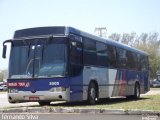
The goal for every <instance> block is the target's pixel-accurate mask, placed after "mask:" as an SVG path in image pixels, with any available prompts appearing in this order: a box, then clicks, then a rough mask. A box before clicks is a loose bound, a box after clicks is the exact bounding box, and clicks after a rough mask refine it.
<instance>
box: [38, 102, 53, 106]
mask: <svg viewBox="0 0 160 120" xmlns="http://www.w3.org/2000/svg"><path fill="white" fill-rule="evenodd" d="M38 103H39V105H40V106H44V105H50V102H38Z"/></svg>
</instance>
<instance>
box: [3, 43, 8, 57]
mask: <svg viewBox="0 0 160 120" xmlns="http://www.w3.org/2000/svg"><path fill="white" fill-rule="evenodd" d="M6 51H7V46H6V45H4V46H3V53H2V57H3V58H6Z"/></svg>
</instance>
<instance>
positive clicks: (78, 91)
mask: <svg viewBox="0 0 160 120" xmlns="http://www.w3.org/2000/svg"><path fill="white" fill-rule="evenodd" d="M70 91H71V93H70V100H71V101H81V100H82V99H83V76H82V75H79V76H76V77H71V78H70Z"/></svg>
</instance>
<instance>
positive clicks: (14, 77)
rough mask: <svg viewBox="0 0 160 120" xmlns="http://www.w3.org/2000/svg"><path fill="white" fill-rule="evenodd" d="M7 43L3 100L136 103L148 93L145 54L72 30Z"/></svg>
mask: <svg viewBox="0 0 160 120" xmlns="http://www.w3.org/2000/svg"><path fill="white" fill-rule="evenodd" d="M6 43H11V51H10V59H9V76H8V79H7V82H8V100H9V102H10V103H18V102H31V101H34V102H35V101H37V102H39V104H40V105H46V104H50V102H52V101H67V102H72V101H88V103H89V104H95V102H96V101H98V100H99V99H100V98H110V97H114V96H126V97H127V98H134V99H138V98H139V97H140V94H143V93H146V92H147V91H149V63H148V54H147V53H146V52H144V51H141V50H138V49H135V48H132V47H130V46H127V45H124V44H121V43H118V42H116V41H113V40H108V39H104V38H100V37H97V36H94V35H91V34H88V33H86V32H83V31H80V30H78V29H75V28H73V27H63V26H53V27H52V26H51V27H37V28H29V29H22V30H17V31H16V32H15V34H14V37H13V39H10V40H6V41H4V43H3V55H2V57H3V58H6V51H7V45H6Z"/></svg>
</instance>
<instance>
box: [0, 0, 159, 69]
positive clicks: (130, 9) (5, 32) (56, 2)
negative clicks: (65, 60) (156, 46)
mask: <svg viewBox="0 0 160 120" xmlns="http://www.w3.org/2000/svg"><path fill="white" fill-rule="evenodd" d="M159 12H160V0H0V54H1V53H2V42H3V41H4V40H6V39H10V38H12V37H13V34H14V31H15V30H17V29H23V28H30V27H38V26H39V27H40V26H64V25H65V26H72V27H76V28H78V29H81V30H84V31H86V32H89V33H94V29H95V27H106V28H107V34H111V33H114V32H116V33H131V32H136V33H138V34H140V33H142V32H146V33H149V32H159V33H160V13H159ZM1 56H2V55H1ZM1 56H0V57H1ZM7 58H9V56H7ZM7 64H8V59H5V60H4V59H2V58H0V69H6V68H7V67H8V66H7Z"/></svg>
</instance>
